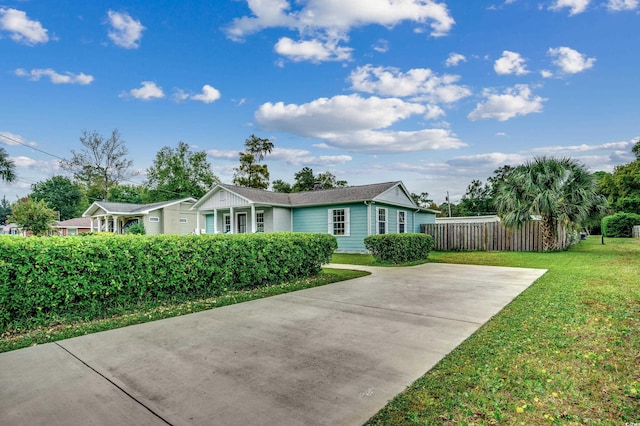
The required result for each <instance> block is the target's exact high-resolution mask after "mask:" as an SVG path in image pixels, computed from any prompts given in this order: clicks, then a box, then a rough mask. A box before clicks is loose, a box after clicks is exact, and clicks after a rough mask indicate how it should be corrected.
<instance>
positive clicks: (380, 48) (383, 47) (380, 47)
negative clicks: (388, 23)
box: [373, 39, 389, 53]
mask: <svg viewBox="0 0 640 426" xmlns="http://www.w3.org/2000/svg"><path fill="white" fill-rule="evenodd" d="M373 50H375V51H376V52H379V53H386V52H388V51H389V42H388V41H387V40H384V39H380V40H378V42H377V43H376V44H374V45H373Z"/></svg>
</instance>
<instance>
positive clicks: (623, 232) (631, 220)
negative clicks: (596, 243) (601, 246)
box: [602, 213, 640, 238]
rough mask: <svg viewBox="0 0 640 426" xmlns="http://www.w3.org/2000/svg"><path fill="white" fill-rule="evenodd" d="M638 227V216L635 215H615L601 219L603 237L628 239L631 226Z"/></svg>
mask: <svg viewBox="0 0 640 426" xmlns="http://www.w3.org/2000/svg"><path fill="white" fill-rule="evenodd" d="M634 225H640V215H639V214H635V213H616V214H614V215H613V216H605V217H604V218H603V219H602V235H604V236H605V237H623V238H630V237H631V236H632V232H633V226H634Z"/></svg>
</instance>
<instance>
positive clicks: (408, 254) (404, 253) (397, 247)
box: [364, 234, 434, 263]
mask: <svg viewBox="0 0 640 426" xmlns="http://www.w3.org/2000/svg"><path fill="white" fill-rule="evenodd" d="M364 246H365V247H366V248H367V250H369V251H370V252H371V254H372V255H373V257H375V259H376V261H377V262H381V263H406V262H412V261H415V260H424V259H426V258H427V257H428V256H429V252H430V251H431V250H433V247H434V241H433V237H432V236H431V235H428V234H384V235H372V236H369V237H367V238H365V239H364Z"/></svg>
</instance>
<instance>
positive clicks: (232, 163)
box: [0, 0, 640, 204]
mask: <svg viewBox="0 0 640 426" xmlns="http://www.w3.org/2000/svg"><path fill="white" fill-rule="evenodd" d="M639 24H640V0H537V1H536V0H533V1H529V0H487V1H484V0H473V1H469V0H450V1H444V0H217V1H208V0H201V1H200V0H189V1H187V0H182V1H172V0H162V1H155V2H149V1H148V0H127V1H124V0H109V1H101V0H96V1H87V2H78V1H74V0H0V146H2V147H3V148H4V149H5V150H6V151H7V152H8V154H9V156H10V158H11V159H12V160H13V161H14V163H15V165H16V172H17V176H18V180H17V181H16V182H15V183H12V184H8V183H5V182H1V183H0V196H3V195H4V196H6V197H7V199H8V200H9V201H15V200H16V199H17V198H18V197H22V196H26V195H27V194H29V193H30V192H31V185H32V184H34V183H36V182H39V181H43V180H46V179H48V178H50V177H52V176H55V175H66V172H64V171H63V170H62V169H60V167H59V165H58V161H59V159H60V158H70V156H71V150H76V151H78V150H80V149H81V148H82V146H81V144H80V136H81V134H82V131H83V130H87V131H90V132H91V131H97V132H99V133H100V134H102V135H103V136H105V137H108V136H109V135H110V134H111V132H112V130H113V129H118V131H119V132H120V134H121V136H122V139H123V140H124V141H125V143H126V147H127V148H128V150H129V158H131V159H132V160H133V166H134V169H135V170H136V171H137V172H138V176H136V177H134V178H132V179H131V181H132V182H135V183H141V182H143V181H144V178H145V176H144V173H145V170H146V169H147V168H148V167H149V166H151V165H152V164H153V160H154V158H155V154H156V153H157V152H158V151H159V150H160V149H161V148H162V147H165V146H169V147H173V148H175V147H177V145H178V142H180V141H183V142H185V143H187V144H189V145H190V146H191V147H192V149H193V150H194V151H203V150H204V151H206V152H207V154H208V160H209V161H210V162H211V164H212V167H213V170H214V172H215V174H216V175H217V176H218V177H219V178H220V179H221V181H222V182H224V183H231V182H232V179H233V174H234V170H233V169H234V167H236V166H237V165H238V164H239V162H238V153H239V151H241V150H243V148H244V141H245V139H247V138H248V137H249V136H250V135H252V134H255V135H256V136H258V137H263V138H269V139H270V140H271V141H272V142H273V143H274V146H275V148H274V150H273V152H272V153H271V154H270V155H268V156H267V157H266V158H265V162H266V164H267V165H268V167H269V171H270V173H271V180H272V181H273V180H275V179H282V180H284V181H287V182H293V181H294V174H295V173H296V172H297V171H299V170H300V169H302V168H303V167H310V168H312V169H313V170H314V172H315V173H321V172H325V171H329V172H331V173H333V174H334V175H335V176H336V177H337V178H338V179H341V180H346V181H347V182H348V183H349V184H350V185H364V184H369V183H379V182H388V181H398V180H400V181H403V182H404V184H405V186H406V187H407V189H409V191H411V192H414V193H422V192H427V193H429V195H430V197H431V198H432V199H433V200H434V201H435V202H436V203H438V204H440V203H442V202H444V200H445V196H446V194H447V192H449V193H450V199H451V201H452V202H458V201H459V200H460V197H461V196H462V195H463V194H464V193H465V191H466V188H467V186H468V185H469V183H470V182H471V181H472V180H473V179H479V180H481V181H484V180H485V179H486V178H487V177H489V176H491V175H492V174H493V171H494V170H495V169H497V168H498V167H501V166H503V165H506V164H508V165H512V166H516V165H518V164H522V163H524V162H525V161H527V160H531V159H533V158H534V157H536V156H558V157H561V156H569V157H572V158H574V159H577V160H579V161H580V162H582V163H583V164H585V165H586V166H587V167H588V168H589V169H590V170H591V171H598V170H604V171H609V172H610V171H612V170H613V168H614V167H615V166H616V165H619V164H625V163H628V162H630V161H632V160H633V155H632V153H631V147H632V145H633V144H634V143H635V142H637V141H638V136H640V129H639V124H640V109H639V108H638V99H640V78H639V76H640V35H639V34H638V28H639V27H640V25H639ZM125 183H131V182H125Z"/></svg>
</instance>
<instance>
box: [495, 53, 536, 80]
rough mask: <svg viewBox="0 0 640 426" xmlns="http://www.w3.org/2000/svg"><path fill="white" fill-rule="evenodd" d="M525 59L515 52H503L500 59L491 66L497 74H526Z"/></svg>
mask: <svg viewBox="0 0 640 426" xmlns="http://www.w3.org/2000/svg"><path fill="white" fill-rule="evenodd" d="M524 63H525V59H524V58H523V57H522V56H520V54H519V53H517V52H510V51H508V50H505V51H503V52H502V57H501V58H500V59H497V60H496V62H495V63H494V64H493V69H494V70H495V71H496V73H497V74H502V75H506V74H516V75H523V74H527V73H528V72H529V71H527V68H526V66H525V64H524Z"/></svg>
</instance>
